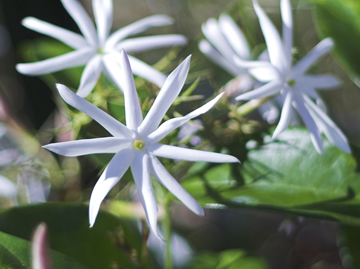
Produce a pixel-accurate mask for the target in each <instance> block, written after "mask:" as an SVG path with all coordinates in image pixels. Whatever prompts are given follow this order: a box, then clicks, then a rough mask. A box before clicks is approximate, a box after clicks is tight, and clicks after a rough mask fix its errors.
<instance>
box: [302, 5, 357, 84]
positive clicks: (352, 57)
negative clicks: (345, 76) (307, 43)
mask: <svg viewBox="0 0 360 269" xmlns="http://www.w3.org/2000/svg"><path fill="white" fill-rule="evenodd" d="M308 1H309V2H310V3H313V4H314V6H315V9H314V11H315V12H314V18H315V23H316V25H317V28H318V30H319V32H320V34H321V36H323V37H328V36H330V37H332V38H333V39H334V41H335V49H334V51H335V54H336V56H337V58H338V60H339V61H340V62H341V63H342V65H343V66H344V67H345V69H346V70H347V71H348V73H349V75H350V78H352V79H353V80H354V81H355V82H356V81H357V82H359V78H360V61H359V59H360V50H359V46H358V44H360V17H359V14H360V1H358V0H341V1H339V0H308Z"/></svg>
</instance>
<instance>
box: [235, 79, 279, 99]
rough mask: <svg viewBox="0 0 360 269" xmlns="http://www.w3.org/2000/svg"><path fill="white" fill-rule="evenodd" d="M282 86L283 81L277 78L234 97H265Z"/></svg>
mask: <svg viewBox="0 0 360 269" xmlns="http://www.w3.org/2000/svg"><path fill="white" fill-rule="evenodd" d="M283 88H284V82H282V81H279V80H273V81H271V82H269V83H267V84H265V85H263V86H261V87H259V88H257V89H255V90H252V91H249V92H246V93H243V94H241V95H239V96H238V97H236V98H235V99H236V100H237V101H239V100H251V99H260V98H265V97H268V96H271V95H274V94H276V93H279V92H280V91H281V90H282V89H283Z"/></svg>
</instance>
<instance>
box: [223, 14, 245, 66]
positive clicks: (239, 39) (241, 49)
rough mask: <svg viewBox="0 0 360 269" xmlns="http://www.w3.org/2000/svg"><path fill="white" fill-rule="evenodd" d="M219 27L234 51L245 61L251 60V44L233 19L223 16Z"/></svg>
mask: <svg viewBox="0 0 360 269" xmlns="http://www.w3.org/2000/svg"><path fill="white" fill-rule="evenodd" d="M219 26H220V29H221V32H222V33H223V35H224V36H225V37H226V39H227V41H228V42H229V43H230V45H231V47H232V49H233V50H234V51H235V52H236V53H237V54H238V55H239V57H240V58H242V59H244V60H250V58H251V53H250V48H249V44H248V42H247V40H246V38H245V36H244V34H243V32H242V31H241V29H240V28H239V27H238V26H237V25H236V23H235V22H234V21H233V20H232V18H231V17H230V16H228V15H226V14H221V15H220V17H219Z"/></svg>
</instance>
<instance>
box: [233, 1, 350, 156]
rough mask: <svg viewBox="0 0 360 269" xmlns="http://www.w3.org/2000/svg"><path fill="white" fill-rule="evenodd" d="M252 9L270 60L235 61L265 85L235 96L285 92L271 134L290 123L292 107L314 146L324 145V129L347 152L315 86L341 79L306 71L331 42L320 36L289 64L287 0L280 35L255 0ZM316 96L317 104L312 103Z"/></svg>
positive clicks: (323, 87) (246, 97)
mask: <svg viewBox="0 0 360 269" xmlns="http://www.w3.org/2000/svg"><path fill="white" fill-rule="evenodd" d="M253 4H254V8H255V12H256V14H257V16H258V18H259V22H260V26H261V29H262V32H263V35H264V37H265V42H266V45H267V50H268V53H269V58H270V62H260V61H259V62H244V61H243V60H242V59H240V58H237V59H236V60H235V61H236V63H237V64H238V65H239V66H241V67H247V68H249V72H250V73H251V74H252V75H253V76H254V77H255V78H256V79H257V80H259V81H261V82H264V83H266V84H265V85H263V86H261V87H259V88H257V89H255V90H253V91H250V92H247V93H244V94H241V95H240V96H238V97H237V98H236V99H237V100H250V99H259V98H265V97H268V96H271V95H275V94H278V93H280V94H283V95H284V96H285V98H284V99H285V101H284V105H283V108H282V112H281V116H280V121H279V123H278V125H277V127H276V129H275V131H274V134H273V138H275V137H276V136H277V135H278V134H279V133H281V132H282V131H283V130H285V129H286V128H287V127H288V125H289V123H290V118H291V114H292V111H293V108H295V109H296V110H297V111H298V113H299V114H300V116H301V118H302V120H303V121H304V123H305V125H306V126H307V128H308V129H309V131H310V133H311V139H312V142H313V144H314V146H315V148H316V150H317V151H318V152H319V153H321V152H322V149H323V145H322V139H321V135H320V133H324V134H325V135H326V136H327V138H328V139H329V141H330V142H331V143H333V144H334V145H335V146H337V147H338V148H340V149H341V150H343V151H345V152H350V147H349V145H348V142H347V139H346V137H345V135H344V134H343V133H342V132H341V130H340V129H339V128H338V127H337V126H336V124H335V123H334V122H333V121H332V120H331V119H330V118H329V117H328V116H327V115H326V113H325V112H324V109H321V108H320V107H319V105H320V106H323V103H322V100H321V98H320V96H319V95H318V94H317V92H316V90H315V89H319V90H326V89H331V88H334V87H337V86H339V85H340V84H341V83H340V81H339V80H338V79H337V78H336V77H335V76H333V75H329V74H325V75H309V74H305V72H306V71H307V70H308V69H309V68H310V67H311V66H312V65H313V64H314V63H315V62H316V61H317V60H318V59H319V58H320V57H321V56H323V55H324V54H326V53H327V52H328V51H329V50H330V49H331V48H332V47H333V45H334V43H333V41H332V39H330V38H326V39H324V40H322V41H321V42H320V43H319V44H318V45H316V46H315V48H313V49H312V51H310V53H308V54H307V55H306V56H305V57H304V58H303V59H301V60H300V61H299V62H298V63H296V64H295V65H294V66H292V54H291V49H292V39H293V37H292V34H293V33H292V31H293V30H292V28H293V26H292V14H291V6H290V2H289V0H281V16H282V21H283V34H282V39H281V38H280V35H279V33H278V32H277V30H276V28H275V26H274V25H273V24H272V22H271V21H270V19H269V18H268V17H267V16H266V14H265V12H264V11H263V10H262V9H261V7H260V6H259V4H258V3H257V1H256V0H253ZM313 99H315V100H316V102H317V104H315V103H314V101H313Z"/></svg>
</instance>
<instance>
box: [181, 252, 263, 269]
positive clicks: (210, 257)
mask: <svg viewBox="0 0 360 269" xmlns="http://www.w3.org/2000/svg"><path fill="white" fill-rule="evenodd" d="M188 268H189V269H190V268H191V269H238V268H240V269H265V268H267V266H266V264H265V263H264V261H262V260H261V259H260V258H257V257H250V256H247V255H246V253H245V252H244V251H242V250H239V249H231V250H226V251H222V252H220V253H214V252H204V253H201V254H200V255H198V256H196V257H195V258H194V259H193V261H192V262H191V263H190V265H189V266H188Z"/></svg>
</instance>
